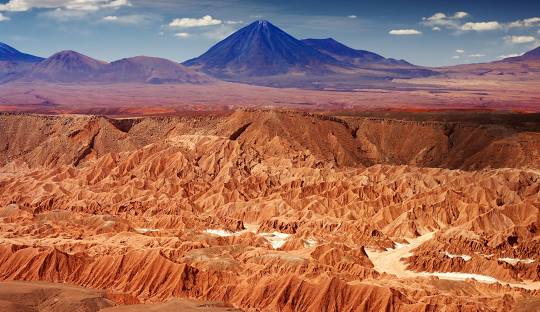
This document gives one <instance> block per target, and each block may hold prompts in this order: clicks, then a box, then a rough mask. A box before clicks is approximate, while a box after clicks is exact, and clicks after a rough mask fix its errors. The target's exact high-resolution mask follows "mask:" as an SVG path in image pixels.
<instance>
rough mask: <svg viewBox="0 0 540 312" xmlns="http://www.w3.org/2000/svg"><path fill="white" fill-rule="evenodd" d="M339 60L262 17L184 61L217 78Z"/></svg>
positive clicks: (319, 67)
mask: <svg viewBox="0 0 540 312" xmlns="http://www.w3.org/2000/svg"><path fill="white" fill-rule="evenodd" d="M339 64H340V62H339V61H337V60H336V59H334V58H332V57H331V56H329V55H327V54H324V53H321V52H319V51H317V50H316V49H314V48H312V47H310V46H308V45H307V44H305V43H304V42H302V41H300V40H298V39H296V38H294V37H293V36H291V35H289V34H287V33H286V32H284V31H283V30H281V29H280V28H278V27H276V26H274V25H273V24H272V23H270V22H268V21H265V20H260V21H255V22H253V23H251V24H250V25H248V26H246V27H244V28H242V29H240V30H238V31H237V32H235V33H234V34H232V35H230V36H229V37H227V38H226V39H224V40H223V41H221V42H219V43H217V44H216V45H214V46H213V47H211V48H210V49H209V50H208V51H207V52H206V53H204V54H203V55H201V56H200V57H197V58H194V59H191V60H188V61H186V62H185V63H184V65H187V66H192V67H194V68H200V70H202V71H203V72H206V73H208V74H211V75H213V76H216V77H220V78H233V77H239V76H240V77H260V76H273V75H279V74H286V73H290V72H311V73H324V72H328V71H329V70H328V68H327V66H329V65H339Z"/></svg>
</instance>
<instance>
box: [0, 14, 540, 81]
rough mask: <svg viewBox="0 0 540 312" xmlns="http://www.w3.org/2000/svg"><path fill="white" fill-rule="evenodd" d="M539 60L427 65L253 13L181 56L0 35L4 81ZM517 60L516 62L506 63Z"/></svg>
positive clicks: (282, 75)
mask: <svg viewBox="0 0 540 312" xmlns="http://www.w3.org/2000/svg"><path fill="white" fill-rule="evenodd" d="M536 60H540V48H537V49H535V50H532V51H530V52H528V53H525V54H524V55H522V56H519V57H512V58H507V59H504V60H502V61H497V62H492V63H484V64H471V65H459V66H454V67H446V68H426V67H421V66H416V65H413V64H411V63H409V62H407V61H405V60H396V59H392V58H385V57H383V56H381V55H379V54H377V53H374V52H370V51H366V50H357V49H353V48H350V47H348V46H346V45H344V44H342V43H340V42H338V41H336V40H334V39H332V38H326V39H304V40H299V39H296V38H294V37H293V36H291V35H289V34H288V33H286V32H285V31H283V30H282V29H280V28H278V27H277V26H275V25H273V24H272V23H270V22H269V21H265V20H259V21H255V22H253V23H251V24H249V25H247V26H246V27H243V28H241V29H240V30H238V31H237V32H235V33H233V34H232V35H230V36H229V37H227V38H225V39H223V40H222V41H220V42H218V43H217V44H216V45H214V46H212V47H211V48H210V49H209V50H208V51H207V52H205V53H203V54H202V55H201V56H199V57H197V58H194V59H191V60H188V61H185V62H184V63H183V64H180V63H177V62H174V61H170V60H166V59H162V58H155V57H146V56H137V57H132V58H125V59H121V60H117V61H114V62H111V63H107V62H104V61H99V60H96V59H93V58H91V57H89V56H85V55H83V54H80V53H78V52H75V51H61V52H58V53H55V54H54V55H52V56H50V57H49V58H46V59H43V58H41V57H38V56H33V55H30V54H26V53H23V52H20V51H18V50H16V49H15V48H13V47H10V46H8V45H6V44H3V43H0V83H1V82H7V81H25V82H32V81H46V82H53V83H54V82H62V83H91V82H92V83H129V82H135V83H152V84H160V83H194V84H201V83H210V82H213V81H215V78H217V79H220V80H226V81H233V82H242V83H248V84H255V85H266V86H273V87H299V88H307V89H311V88H314V89H343V90H345V89H355V88H359V87H366V86H371V85H373V86H376V87H378V86H381V85H382V84H385V83H391V81H392V80H393V79H396V78H400V79H408V78H417V77H427V76H434V75H441V74H443V75H446V74H448V73H451V74H455V73H459V72H463V73H467V74H470V73H472V74H478V73H484V72H486V71H493V72H497V71H498V70H499V69H500V68H504V70H505V72H506V71H510V72H511V71H512V70H513V66H515V64H518V65H519V66H526V63H528V62H535V61H536ZM508 64H514V65H511V66H510V65H508Z"/></svg>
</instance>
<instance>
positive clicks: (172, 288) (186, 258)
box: [0, 109, 540, 311]
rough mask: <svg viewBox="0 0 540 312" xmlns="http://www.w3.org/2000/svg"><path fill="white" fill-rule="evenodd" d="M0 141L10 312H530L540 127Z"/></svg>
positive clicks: (499, 118) (411, 117)
mask: <svg viewBox="0 0 540 312" xmlns="http://www.w3.org/2000/svg"><path fill="white" fill-rule="evenodd" d="M0 134H1V135H0V280H2V281H3V282H0V302H1V304H2V307H3V308H4V309H7V310H8V311H238V310H240V311H538V309H539V307H540V234H539V233H540V232H539V231H540V213H539V210H540V122H539V116H538V115H537V114H514V113H472V112H469V113H466V114H461V113H450V112H449V113H415V114H411V113H406V112H400V113H391V112H389V113H352V112H349V113H340V114H336V113H327V114H323V113H321V114H312V113H306V112H295V111H280V110H259V109H257V110H255V109H253V110H250V109H245V110H237V111H233V112H230V111H226V112H223V113H220V114H217V113H216V114H213V113H205V114H195V113H192V114H185V115H184V116H168V117H130V118H110V117H101V116H88V115H54V116H53V115H31V114H9V113H4V114H1V115H0ZM6 307H7V308H6Z"/></svg>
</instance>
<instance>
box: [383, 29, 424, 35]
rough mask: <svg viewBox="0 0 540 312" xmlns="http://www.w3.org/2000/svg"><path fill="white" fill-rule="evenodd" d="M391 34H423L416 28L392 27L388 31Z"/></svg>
mask: <svg viewBox="0 0 540 312" xmlns="http://www.w3.org/2000/svg"><path fill="white" fill-rule="evenodd" d="M388 33H389V34H390V35H396V36H410V35H421V34H422V32H421V31H418V30H416V29H392V30H390V31H389V32H388Z"/></svg>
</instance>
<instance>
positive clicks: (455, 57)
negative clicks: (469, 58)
mask: <svg viewBox="0 0 540 312" xmlns="http://www.w3.org/2000/svg"><path fill="white" fill-rule="evenodd" d="M452 58H453V59H454V60H457V59H459V58H460V56H459V55H454V56H452Z"/></svg>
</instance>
